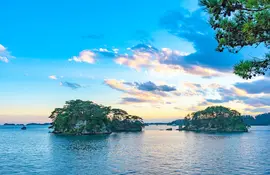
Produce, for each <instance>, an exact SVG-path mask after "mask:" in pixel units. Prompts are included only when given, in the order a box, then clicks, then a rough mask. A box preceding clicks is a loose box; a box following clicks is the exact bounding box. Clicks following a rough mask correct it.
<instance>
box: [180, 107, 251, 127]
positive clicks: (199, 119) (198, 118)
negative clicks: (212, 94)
mask: <svg viewBox="0 0 270 175" xmlns="http://www.w3.org/2000/svg"><path fill="white" fill-rule="evenodd" d="M179 130H185V131H198V132H200V131H202V132H248V125H247V124H246V123H244V120H243V117H242V116H241V114H240V113H239V112H238V111H236V110H231V109H229V108H226V107H223V106H212V107H208V108H206V109H205V110H202V111H198V112H194V113H192V114H189V115H188V116H187V117H185V119H184V126H183V127H179Z"/></svg>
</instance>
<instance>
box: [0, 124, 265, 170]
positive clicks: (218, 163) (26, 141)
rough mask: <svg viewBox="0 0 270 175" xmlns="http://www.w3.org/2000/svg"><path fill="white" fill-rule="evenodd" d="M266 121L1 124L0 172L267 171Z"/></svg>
mask: <svg viewBox="0 0 270 175" xmlns="http://www.w3.org/2000/svg"><path fill="white" fill-rule="evenodd" d="M269 133H270V127H264V128H262V127H258V128H256V127H253V128H252V130H251V132H249V133H242V134H240V133H237V134H225V133H223V134H207V133H194V132H179V131H176V130H173V131H164V130H159V128H156V130H154V129H153V128H146V130H145V131H144V132H141V133H113V134H111V135H96V136H63V135H54V134H49V133H48V130H47V128H29V129H27V130H26V131H25V132H22V131H21V130H20V129H18V130H17V129H16V128H10V129H6V128H5V129H1V127H0V147H1V149H0V174H1V175H2V174H16V173H18V174H101V175H103V174H267V173H270V166H269V165H270V159H269V156H270V147H269V146H268V145H269V144H270V137H269Z"/></svg>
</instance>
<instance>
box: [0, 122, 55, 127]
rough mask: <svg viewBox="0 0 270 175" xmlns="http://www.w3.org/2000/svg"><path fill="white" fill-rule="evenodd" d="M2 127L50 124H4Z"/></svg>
mask: <svg viewBox="0 0 270 175" xmlns="http://www.w3.org/2000/svg"><path fill="white" fill-rule="evenodd" d="M3 125H4V126H23V125H51V123H27V124H15V123H4V124H3Z"/></svg>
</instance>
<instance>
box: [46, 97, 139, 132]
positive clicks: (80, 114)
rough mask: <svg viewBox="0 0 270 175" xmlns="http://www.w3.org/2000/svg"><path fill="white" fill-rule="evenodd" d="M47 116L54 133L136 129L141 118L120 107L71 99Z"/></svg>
mask: <svg viewBox="0 0 270 175" xmlns="http://www.w3.org/2000/svg"><path fill="white" fill-rule="evenodd" d="M49 118H51V119H52V121H53V122H52V127H53V129H54V132H55V133H68V134H86V133H89V134H91V133H93V134H95V133H110V132H111V131H135V130H136V131H138V130H141V128H142V126H143V120H142V118H140V117H138V116H132V115H129V114H128V113H127V112H126V111H124V110H122V109H111V107H107V106H103V105H99V104H96V103H94V102H92V101H82V100H71V101H67V102H66V104H65V105H64V107H63V108H56V109H55V110H54V111H53V112H52V113H51V115H50V116H49Z"/></svg>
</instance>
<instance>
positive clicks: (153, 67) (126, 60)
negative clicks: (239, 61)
mask: <svg viewBox="0 0 270 175" xmlns="http://www.w3.org/2000/svg"><path fill="white" fill-rule="evenodd" d="M129 50H130V54H125V55H119V56H118V57H117V58H116V59H115V62H116V63H117V64H120V65H125V66H128V67H130V68H132V69H136V70H137V71H140V70H141V69H149V70H150V71H155V72H162V73H187V74H193V75H199V76H202V77H207V78H209V77H217V76H221V75H223V73H221V72H218V71H216V70H214V69H210V68H205V67H201V66H198V65H190V66H182V65H180V64H169V63H168V60H172V59H175V58H181V57H184V56H187V55H188V53H185V52H180V51H177V50H171V49H169V48H162V49H161V50H159V49H157V48H155V47H153V46H151V45H147V44H138V45H135V46H133V47H132V48H130V49H129Z"/></svg>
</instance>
